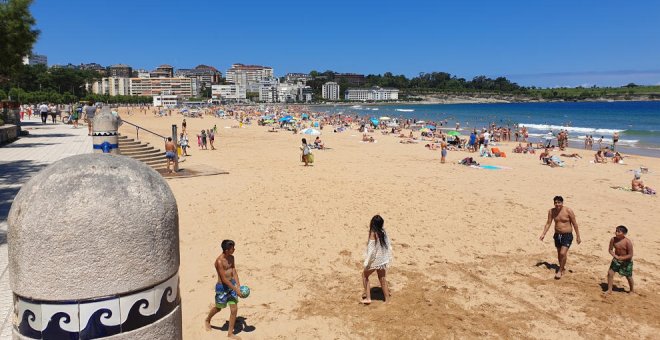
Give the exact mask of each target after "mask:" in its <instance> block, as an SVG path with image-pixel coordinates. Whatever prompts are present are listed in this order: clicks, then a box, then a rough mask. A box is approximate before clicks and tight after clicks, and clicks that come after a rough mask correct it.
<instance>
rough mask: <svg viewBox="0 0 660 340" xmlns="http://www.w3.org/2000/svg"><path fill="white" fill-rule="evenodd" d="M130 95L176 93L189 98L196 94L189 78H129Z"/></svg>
mask: <svg viewBox="0 0 660 340" xmlns="http://www.w3.org/2000/svg"><path fill="white" fill-rule="evenodd" d="M130 82H131V84H130V88H131V95H132V96H156V95H163V94H169V95H176V96H179V97H182V98H190V97H194V96H196V95H197V91H196V89H195V85H194V84H193V79H191V78H131V80H130Z"/></svg>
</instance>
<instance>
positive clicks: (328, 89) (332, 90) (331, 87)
mask: <svg viewBox="0 0 660 340" xmlns="http://www.w3.org/2000/svg"><path fill="white" fill-rule="evenodd" d="M321 97H323V99H327V100H339V84H337V83H335V82H333V81H330V82H327V83H325V84H323V86H322V87H321Z"/></svg>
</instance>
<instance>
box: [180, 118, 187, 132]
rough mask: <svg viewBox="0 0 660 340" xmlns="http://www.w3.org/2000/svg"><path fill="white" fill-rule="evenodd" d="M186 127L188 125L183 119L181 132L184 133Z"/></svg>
mask: <svg viewBox="0 0 660 340" xmlns="http://www.w3.org/2000/svg"><path fill="white" fill-rule="evenodd" d="M187 126H188V123H186V119H185V118H183V122H181V132H186V127H187Z"/></svg>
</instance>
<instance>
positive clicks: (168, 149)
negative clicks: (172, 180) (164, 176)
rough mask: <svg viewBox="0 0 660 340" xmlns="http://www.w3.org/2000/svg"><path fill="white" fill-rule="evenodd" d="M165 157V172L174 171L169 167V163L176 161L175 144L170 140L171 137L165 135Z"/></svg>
mask: <svg viewBox="0 0 660 340" xmlns="http://www.w3.org/2000/svg"><path fill="white" fill-rule="evenodd" d="M165 158H167V173H170V174H171V173H173V172H174V171H173V170H172V169H170V164H172V163H173V162H176V145H174V142H172V137H167V142H165Z"/></svg>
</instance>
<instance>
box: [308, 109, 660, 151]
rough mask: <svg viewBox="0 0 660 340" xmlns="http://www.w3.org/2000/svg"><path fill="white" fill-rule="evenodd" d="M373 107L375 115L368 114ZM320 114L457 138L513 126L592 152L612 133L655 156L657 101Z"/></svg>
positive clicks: (659, 138)
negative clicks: (437, 126) (437, 128)
mask: <svg viewBox="0 0 660 340" xmlns="http://www.w3.org/2000/svg"><path fill="white" fill-rule="evenodd" d="M374 108H377V109H378V110H377V111H376V112H374V111H375V110H373V109H374ZM320 111H325V112H334V113H338V112H342V113H344V114H358V115H361V116H373V117H376V118H378V117H382V116H387V117H390V118H393V119H408V118H411V119H417V120H424V121H426V122H434V123H441V122H442V123H444V122H445V121H446V125H445V126H446V127H450V128H453V127H455V126H456V123H460V127H461V130H462V131H461V133H463V134H468V133H469V131H471V130H473V129H475V128H476V129H481V128H484V127H487V126H488V125H489V124H491V123H495V124H496V125H497V126H511V127H512V128H513V126H514V125H516V124H518V125H520V126H526V127H527V128H528V132H529V135H530V137H531V138H530V139H531V140H538V141H540V140H542V139H543V137H544V136H546V135H547V134H548V133H553V134H556V133H557V132H558V131H559V130H561V129H564V130H567V131H568V133H569V141H571V142H572V143H571V146H574V147H580V146H581V145H582V146H583V145H584V138H585V137H586V136H587V135H592V136H593V138H594V147H597V144H596V142H597V141H598V139H600V138H601V137H602V138H603V143H604V145H605V144H609V143H611V141H612V135H613V134H614V133H615V132H618V133H619V143H617V145H618V146H621V147H623V148H624V149H625V151H629V152H632V153H638V154H644V155H651V156H656V157H657V156H660V101H649V102H556V103H506V104H428V105H425V104H419V105H361V106H359V108H356V107H355V106H354V107H347V106H323V107H320ZM580 144H581V145H580Z"/></svg>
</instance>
